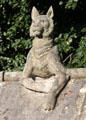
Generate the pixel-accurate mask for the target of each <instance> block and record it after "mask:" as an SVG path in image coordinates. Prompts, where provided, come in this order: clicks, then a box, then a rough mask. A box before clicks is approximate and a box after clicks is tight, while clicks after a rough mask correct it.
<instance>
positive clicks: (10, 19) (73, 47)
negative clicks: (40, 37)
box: [0, 0, 86, 71]
mask: <svg viewBox="0 0 86 120" xmlns="http://www.w3.org/2000/svg"><path fill="white" fill-rule="evenodd" d="M50 5H52V6H53V8H54V14H55V16H54V23H55V30H54V33H53V38H54V41H53V42H54V45H57V47H58V49H59V55H60V58H61V61H62V63H63V64H64V65H65V66H66V67H86V1H85V0H83V1H82V0H65V1H64V0H58V1H57V0H52V1H51V0H47V1H44V0H40V1H39V0H35V1H34V0H29V1H28V0H0V46H1V47H0V70H8V71H9V70H23V67H24V64H25V61H26V56H27V53H28V52H29V50H30V48H31V45H32V39H31V38H30V36H29V27H30V23H31V18H30V14H31V9H32V7H33V6H36V7H37V8H38V10H39V11H40V13H41V14H45V12H47V10H48V8H49V7H50Z"/></svg>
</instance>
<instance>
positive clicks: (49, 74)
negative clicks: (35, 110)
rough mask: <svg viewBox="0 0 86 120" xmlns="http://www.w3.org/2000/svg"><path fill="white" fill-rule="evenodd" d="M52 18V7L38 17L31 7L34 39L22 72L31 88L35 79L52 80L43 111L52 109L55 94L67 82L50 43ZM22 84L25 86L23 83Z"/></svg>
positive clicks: (55, 50) (34, 9) (64, 71)
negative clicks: (30, 83)
mask: <svg viewBox="0 0 86 120" xmlns="http://www.w3.org/2000/svg"><path fill="white" fill-rule="evenodd" d="M53 16H54V13H53V8H52V6H51V7H50V8H49V10H48V12H47V14H46V15H40V14H39V12H38V10H37V9H36V8H35V7H33V9H32V16H31V17H32V24H31V27H30V36H31V37H33V38H34V39H33V45H32V48H31V50H30V52H29V54H28V56H27V61H26V64H25V67H24V71H23V79H24V82H25V80H26V81H28V82H26V84H27V85H26V86H28V83H29V80H30V79H29V78H32V81H31V82H32V84H33V86H35V81H36V78H37V77H40V78H43V79H44V80H45V81H46V79H50V78H52V81H53V85H52V87H51V89H50V91H49V92H48V93H47V94H46V101H45V103H44V105H43V107H44V109H45V110H52V109H54V107H55V102H56V96H57V93H58V92H59V91H60V90H61V89H62V88H63V86H64V85H65V83H66V82H67V79H66V74H65V73H66V69H65V68H64V67H63V66H62V64H61V63H60V62H59V57H58V54H57V48H56V47H54V46H53V43H52V42H53V40H52V38H51V34H52V32H53V28H54V24H53ZM22 84H23V85H24V86H25V84H24V83H22ZM27 88H29V87H27Z"/></svg>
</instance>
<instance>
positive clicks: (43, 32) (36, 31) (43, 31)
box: [30, 6, 54, 38]
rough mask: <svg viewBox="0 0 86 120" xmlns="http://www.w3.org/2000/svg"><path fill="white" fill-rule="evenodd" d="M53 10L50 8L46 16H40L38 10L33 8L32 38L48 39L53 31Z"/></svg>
mask: <svg viewBox="0 0 86 120" xmlns="http://www.w3.org/2000/svg"><path fill="white" fill-rule="evenodd" d="M53 16H54V13H53V8H52V6H51V7H50V8H49V10H48V12H47V14H46V15H40V14H39V12H38V10H37V9H36V8H35V7H33V8H32V14H31V17H32V24H31V27H30V36H31V37H41V38H42V37H48V36H49V35H51V33H52V31H53V26H54V25H53V19H52V18H53Z"/></svg>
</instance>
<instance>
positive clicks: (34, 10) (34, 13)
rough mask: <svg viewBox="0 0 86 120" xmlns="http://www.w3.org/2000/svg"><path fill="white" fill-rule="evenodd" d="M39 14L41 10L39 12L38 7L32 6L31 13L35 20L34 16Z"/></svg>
mask: <svg viewBox="0 0 86 120" xmlns="http://www.w3.org/2000/svg"><path fill="white" fill-rule="evenodd" d="M37 16H39V12H38V10H37V9H36V7H33V8H32V13H31V17H32V19H33V20H34V17H37Z"/></svg>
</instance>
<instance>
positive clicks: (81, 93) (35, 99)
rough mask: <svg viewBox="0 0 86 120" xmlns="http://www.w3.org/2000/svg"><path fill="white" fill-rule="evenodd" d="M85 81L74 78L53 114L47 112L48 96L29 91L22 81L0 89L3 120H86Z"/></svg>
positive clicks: (0, 108) (61, 95)
mask: <svg viewBox="0 0 86 120" xmlns="http://www.w3.org/2000/svg"><path fill="white" fill-rule="evenodd" d="M85 85H86V79H77V80H76V79H71V80H70V81H69V82H68V84H67V86H66V88H65V89H64V90H63V91H62V93H61V94H60V96H59V97H58V100H57V104H56V107H55V109H54V110H53V111H49V112H48V111H44V110H43V109H42V107H41V106H42V104H43V103H44V101H45V99H44V98H45V94H44V93H38V92H33V91H30V90H27V89H26V88H25V87H23V86H21V84H20V83H19V82H11V83H10V82H8V83H4V84H2V87H0V120H69V119H71V120H85V119H86V100H85V99H86V93H85V92H86V91H85V90H86V88H85V87H86V86H85Z"/></svg>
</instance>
